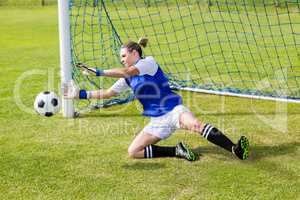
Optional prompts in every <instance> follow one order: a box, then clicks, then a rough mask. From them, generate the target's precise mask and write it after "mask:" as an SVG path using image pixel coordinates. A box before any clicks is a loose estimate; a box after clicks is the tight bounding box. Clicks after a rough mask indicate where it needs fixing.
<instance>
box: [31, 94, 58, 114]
mask: <svg viewBox="0 0 300 200" xmlns="http://www.w3.org/2000/svg"><path fill="white" fill-rule="evenodd" d="M59 108H60V100H59V98H58V96H57V95H56V94H55V93H54V92H48V91H45V92H41V93H39V94H38V95H37V96H36V98H35V101H34V109H35V111H36V112H37V113H38V114H40V115H43V116H46V117H51V116H52V115H54V114H55V113H57V112H58V111H59Z"/></svg>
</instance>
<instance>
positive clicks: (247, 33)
mask: <svg viewBox="0 0 300 200" xmlns="http://www.w3.org/2000/svg"><path fill="white" fill-rule="evenodd" d="M59 3H60V4H63V3H65V4H66V5H65V6H67V8H66V7H64V11H62V10H61V9H60V13H61V12H64V14H60V21H62V18H63V16H65V15H67V16H65V17H67V18H68V19H65V20H66V22H67V23H70V24H65V26H64V27H63V26H60V29H63V30H62V31H60V32H63V33H64V34H67V35H68V36H65V39H66V40H67V41H62V40H61V42H65V44H66V45H70V47H67V49H64V50H63V49H61V50H62V51H68V52H67V53H66V54H67V55H62V54H61V59H63V58H64V59H66V60H65V61H64V62H66V63H67V64H66V63H65V64H63V63H62V66H64V67H63V68H62V69H67V71H68V72H66V71H64V70H62V72H63V73H62V82H65V81H67V80H69V79H70V74H71V75H72V79H74V80H75V81H76V83H77V84H78V85H79V86H80V87H81V88H84V89H87V90H95V89H98V88H108V87H110V86H111V85H112V84H113V82H114V81H116V80H114V79H111V78H105V77H100V78H96V77H87V76H83V75H82V74H80V72H79V71H78V70H77V69H76V68H75V67H73V66H74V65H75V64H76V63H78V62H81V63H86V64H88V65H89V66H94V67H99V68H101V69H109V68H115V67H121V64H120V62H119V48H120V46H121V44H122V43H123V42H126V41H128V40H129V39H131V40H134V41H137V40H138V38H139V37H141V36H147V37H148V38H149V41H150V42H149V47H147V48H146V49H145V54H146V55H151V56H153V57H154V58H155V59H156V60H157V62H158V63H159V64H160V66H161V67H162V68H163V70H164V71H165V73H166V74H167V76H168V78H169V80H170V83H171V84H172V86H173V87H174V88H177V89H184V90H191V91H196V92H206V93H211V94H220V95H232V96H241V97H249V98H258V99H268V100H278V101H286V102H300V87H299V86H300V0H209V1H207V0H126V1H123V0H59ZM61 7H62V5H61ZM61 37H62V36H61ZM68 37H69V38H68ZM67 43H68V44H67ZM61 46H62V45H61ZM68 56H70V57H68ZM66 65H67V66H68V67H66V68H65V66H66ZM69 70H70V71H69ZM63 76H66V77H63ZM132 99H133V98H132V95H131V93H130V92H125V93H124V94H122V95H121V96H120V97H118V98H117V99H111V100H105V101H104V100H101V101H96V100H93V101H75V102H74V104H75V107H76V108H77V109H79V110H84V109H86V108H91V107H93V108H98V107H103V106H109V105H113V104H120V103H125V102H128V101H130V100H132ZM68 103H70V102H66V104H68ZM70 104H72V103H70ZM72 105H73V104H72ZM72 112H74V110H73V111H72Z"/></svg>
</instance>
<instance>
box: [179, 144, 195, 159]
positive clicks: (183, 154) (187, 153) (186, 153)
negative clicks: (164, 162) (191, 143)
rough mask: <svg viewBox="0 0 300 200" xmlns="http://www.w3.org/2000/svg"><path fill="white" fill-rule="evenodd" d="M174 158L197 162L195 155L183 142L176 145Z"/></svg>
mask: <svg viewBox="0 0 300 200" xmlns="http://www.w3.org/2000/svg"><path fill="white" fill-rule="evenodd" d="M176 157H179V158H184V159H186V160H188V161H195V160H197V156H196V154H195V153H194V152H193V151H192V150H191V149H190V148H189V147H188V146H187V145H186V144H184V143H183V142H179V143H178V144H177V145H176Z"/></svg>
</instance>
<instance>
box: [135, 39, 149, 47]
mask: <svg viewBox="0 0 300 200" xmlns="http://www.w3.org/2000/svg"><path fill="white" fill-rule="evenodd" d="M148 41H149V40H148V38H146V37H141V38H140V39H139V41H138V44H139V45H140V46H141V47H143V48H146V46H147V44H148Z"/></svg>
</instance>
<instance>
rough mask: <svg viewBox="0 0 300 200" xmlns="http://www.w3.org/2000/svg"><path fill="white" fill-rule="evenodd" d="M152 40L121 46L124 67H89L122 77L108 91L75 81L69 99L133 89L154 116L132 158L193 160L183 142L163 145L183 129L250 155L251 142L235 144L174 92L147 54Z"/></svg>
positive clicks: (106, 95)
mask: <svg viewBox="0 0 300 200" xmlns="http://www.w3.org/2000/svg"><path fill="white" fill-rule="evenodd" d="M147 42H148V39H147V38H141V39H140V40H139V42H138V43H136V42H133V41H129V42H128V43H126V44H124V45H123V46H122V47H121V49H120V60H121V63H122V64H123V65H124V68H120V69H108V70H101V69H95V68H88V67H86V66H84V65H83V64H79V67H82V68H84V70H85V72H89V73H94V74H96V76H106V77H116V78H119V80H118V81H117V82H116V83H115V84H114V85H112V86H111V87H110V88H109V89H107V90H97V91H86V90H79V88H77V86H75V84H74V83H73V82H71V83H70V84H69V86H68V87H66V89H65V91H64V96H65V98H79V99H107V98H111V97H113V96H116V95H118V94H119V93H121V92H122V91H124V90H127V89H128V88H131V89H132V90H133V93H134V95H135V98H136V99H137V100H139V102H140V103H141V104H142V106H143V109H144V111H143V115H144V116H147V117H150V122H149V123H148V124H147V125H146V126H145V127H144V129H143V130H142V131H141V132H140V133H139V134H138V135H137V136H136V137H135V138H134V140H133V141H132V143H131V144H130V146H129V148H128V154H129V156H130V157H132V158H156V157H179V158H184V159H186V160H189V161H194V160H196V159H197V155H196V154H195V153H194V152H193V151H192V150H191V149H190V148H189V147H188V146H187V145H186V144H184V143H183V142H179V143H178V144H177V145H176V146H159V145H157V143H158V142H159V141H160V140H163V139H166V138H168V137H170V136H171V135H172V133H173V132H174V131H175V130H177V129H179V128H182V129H187V130H190V131H192V132H195V133H197V134H199V135H202V136H203V137H204V138H205V139H207V140H208V141H210V142H212V143H213V144H215V145H217V146H220V147H222V148H223V149H225V150H227V151H229V152H230V153H232V154H234V155H235V156H236V157H238V158H239V159H241V160H245V159H247V158H248V155H249V142H248V139H247V138H246V137H245V136H241V138H240V139H239V141H238V142H237V144H235V143H233V142H232V141H231V140H230V139H229V138H227V137H226V136H225V135H224V134H223V133H222V132H221V131H220V130H218V129H217V128H216V127H214V126H213V125H211V124H208V123H206V124H205V123H203V122H201V121H199V120H198V119H197V118H196V117H195V116H194V114H193V113H192V112H191V111H190V110H189V109H188V108H187V107H185V106H184V105H182V98H181V96H179V95H178V94H176V93H174V92H172V91H171V89H170V86H169V84H168V79H167V78H166V77H165V75H164V72H163V71H162V69H161V68H160V66H159V65H158V64H157V63H156V61H155V60H154V58H153V57H145V58H144V57H143V52H142V47H143V48H145V47H146V45H147Z"/></svg>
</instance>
